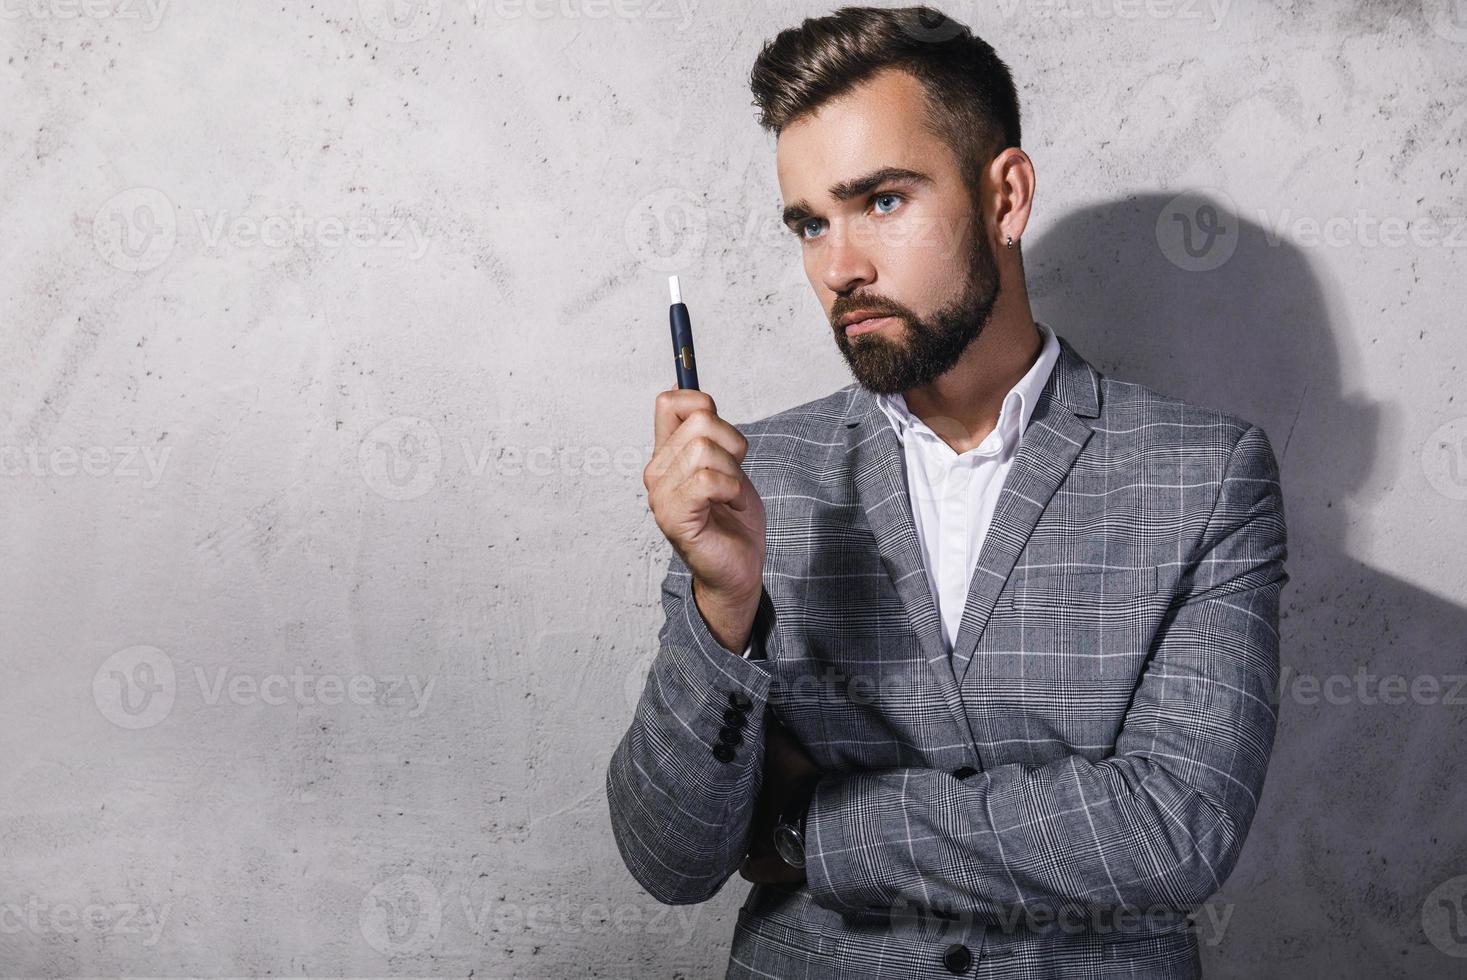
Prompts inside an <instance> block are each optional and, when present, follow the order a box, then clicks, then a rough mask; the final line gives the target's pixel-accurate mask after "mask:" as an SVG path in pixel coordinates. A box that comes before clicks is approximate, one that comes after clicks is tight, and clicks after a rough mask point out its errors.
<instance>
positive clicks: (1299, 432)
mask: <svg viewBox="0 0 1467 980" xmlns="http://www.w3.org/2000/svg"><path fill="white" fill-rule="evenodd" d="M1320 247H1327V246H1320ZM1355 247H1361V246H1359V245H1356V246H1355ZM1024 253H1025V256H1024V261H1025V268H1026V273H1027V278H1028V282H1029V287H1030V295H1031V298H1032V300H1033V306H1034V313H1035V317H1036V319H1039V320H1041V321H1043V322H1044V323H1046V324H1048V325H1049V326H1050V327H1052V328H1053V329H1054V330H1055V331H1056V332H1057V333H1059V334H1060V335H1062V336H1063V337H1065V339H1066V340H1068V341H1070V342H1071V344H1072V345H1073V346H1074V347H1075V348H1076V349H1077V350H1078V351H1079V352H1080V353H1081V354H1083V355H1084V356H1085V357H1086V358H1087V359H1088V360H1090V362H1091V363H1092V364H1094V365H1095V366H1096V368H1098V369H1099V370H1101V371H1102V372H1104V373H1105V374H1107V375H1109V376H1111V377H1113V378H1117V379H1120V380H1125V381H1137V382H1140V383H1142V384H1145V385H1147V386H1148V387H1151V388H1153V389H1155V390H1157V391H1160V392H1163V393H1166V394H1170V395H1175V396H1177V397H1180V398H1183V399H1186V400H1187V401H1190V402H1193V403H1197V404H1201V405H1208V406H1213V407H1216V408H1220V409H1223V410H1224V411H1227V412H1231V413H1233V414H1236V415H1238V416H1241V417H1242V418H1244V419H1247V420H1248V421H1251V422H1254V423H1257V424H1258V425H1260V426H1262V427H1263V429H1264V430H1265V431H1266V432H1267V433H1268V436H1269V439H1270V441H1271V442H1272V443H1273V447H1274V452H1275V454H1276V455H1277V457H1278V459H1279V466H1280V471H1281V481H1282V485H1283V492H1284V511H1285V518H1286V520H1287V522H1288V528H1289V558H1288V570H1289V573H1290V576H1291V579H1290V581H1289V583H1288V584H1287V585H1286V586H1285V589H1284V593H1283V607H1282V612H1281V624H1280V627H1281V628H1280V632H1281V639H1280V660H1281V663H1282V675H1283V676H1282V678H1281V682H1280V688H1279V694H1280V723H1279V729H1278V735H1277V738H1276V740H1275V743H1274V751H1273V758H1272V762H1271V763H1270V766H1269V772H1268V777H1267V784H1266V788H1265V792H1264V796H1263V799H1262V802H1261V805H1260V807H1259V810H1258V813H1257V816H1256V817H1255V819H1254V823H1253V826H1252V829H1251V831H1250V833H1249V836H1248V840H1247V843H1246V845H1245V847H1244V849H1243V854H1242V858H1241V860H1240V861H1239V863H1238V866H1237V868H1236V869H1235V871H1234V872H1233V875H1232V877H1231V878H1230V879H1229V881H1228V882H1227V884H1226V886H1225V887H1224V888H1223V890H1222V891H1221V892H1219V893H1218V894H1217V895H1215V896H1214V897H1213V898H1212V899H1211V900H1210V901H1209V902H1208V906H1210V907H1212V908H1211V914H1213V915H1214V916H1215V919H1214V922H1215V923H1219V924H1225V925H1221V926H1219V925H1216V924H1215V925H1214V926H1213V927H1212V928H1211V929H1209V928H1206V927H1201V926H1199V930H1198V931H1199V937H1200V938H1201V939H1202V941H1203V956H1204V965H1205V966H1206V967H1207V971H1206V972H1207V975H1208V976H1209V977H1239V978H1244V977H1246V978H1265V977H1280V978H1285V977H1287V978H1293V977H1299V976H1333V977H1388V976H1411V977H1437V976H1440V977H1447V976H1451V977H1460V976H1462V975H1463V973H1462V971H1463V969H1464V963H1467V961H1464V960H1463V959H1461V957H1464V956H1467V898H1464V896H1467V832H1464V829H1463V820H1464V817H1463V814H1464V813H1467V772H1464V769H1467V766H1464V764H1463V760H1464V757H1467V752H1464V751H1463V746H1464V744H1467V682H1464V680H1463V677H1464V675H1467V656H1464V653H1467V609H1464V608H1462V607H1461V606H1459V605H1457V604H1455V603H1453V602H1451V601H1449V600H1447V599H1444V598H1442V597H1441V596H1437V595H1433V594H1431V593H1429V592H1426V591H1423V590H1422V589H1421V588H1419V587H1417V586H1415V585H1413V584H1411V583H1409V582H1406V581H1404V580H1402V579H1400V578H1397V577H1395V576H1394V575H1392V574H1390V573H1388V572H1385V571H1383V570H1379V569H1374V568H1371V567H1369V566H1368V565H1366V564H1364V563H1362V562H1361V561H1359V560H1357V559H1356V558H1354V557H1352V555H1351V551H1352V550H1357V551H1362V550H1364V548H1365V544H1364V537H1365V536H1364V534H1363V533H1361V532H1360V530H1359V529H1360V528H1368V526H1369V524H1370V519H1371V516H1372V513H1374V512H1376V510H1377V508H1380V507H1389V506H1397V507H1399V506H1400V505H1401V504H1402V503H1403V502H1406V503H1408V504H1409V501H1410V499H1411V493H1412V492H1413V490H1414V488H1418V487H1420V488H1423V489H1421V490H1419V491H1416V492H1417V493H1418V494H1428V495H1429V494H1434V493H1437V492H1439V491H1438V490H1437V489H1433V486H1434V485H1435V484H1433V483H1432V482H1431V481H1428V480H1426V479H1423V476H1422V471H1421V468H1420V467H1419V466H1417V465H1414V464H1410V463H1408V462H1406V461H1414V460H1417V459H1418V458H1419V457H1420V454H1421V451H1422V450H1423V445H1417V444H1405V443H1403V440H1405V441H1406V442H1410V441H1411V440H1415V441H1416V442H1421V443H1424V442H1425V441H1428V440H1425V439H1424V434H1423V433H1421V432H1420V431H1418V430H1419V429H1420V426H1411V425H1408V424H1407V423H1408V422H1409V420H1407V419H1405V418H1403V411H1402V410H1401V408H1400V407H1399V406H1397V405H1392V404H1391V403H1389V402H1373V401H1371V400H1370V399H1368V398H1367V397H1365V396H1364V395H1362V394H1361V393H1359V392H1353V391H1347V390H1346V389H1345V385H1346V383H1347V379H1353V378H1358V377H1360V376H1361V375H1362V374H1363V372H1362V371H1360V370H1358V369H1357V360H1358V358H1359V353H1360V352H1359V351H1358V350H1356V349H1355V345H1356V344H1357V343H1361V342H1365V343H1373V342H1374V334H1373V332H1372V331H1371V329H1370V326H1371V325H1370V323H1369V317H1370V316H1371V315H1372V314H1373V312H1374V311H1373V310H1359V311H1351V310H1337V311H1335V312H1333V313H1332V312H1331V310H1330V303H1331V294H1332V290H1330V288H1329V285H1328V283H1324V282H1321V276H1320V274H1319V273H1318V272H1317V268H1318V267H1322V266H1323V265H1324V263H1312V262H1311V261H1310V257H1309V256H1308V255H1307V254H1306V252H1305V250H1304V249H1302V248H1301V247H1300V246H1298V245H1295V244H1291V243H1290V241H1289V240H1288V239H1287V238H1285V237H1279V236H1277V235H1276V233H1275V230H1274V229H1273V228H1265V227H1262V226H1260V225H1257V224H1254V223H1251V222H1249V221H1248V220H1246V219H1240V218H1239V217H1238V212H1237V208H1236V207H1235V206H1234V203H1233V202H1232V201H1230V200H1228V199H1227V197H1226V195H1223V194H1220V193H1217V192H1209V193H1206V194H1201V195H1191V194H1188V195H1182V196H1181V197H1173V196H1172V195H1169V194H1167V195H1147V196H1139V197H1133V198H1129V199H1126V200H1123V201H1115V202H1108V203H1103V204H1097V205H1095V206H1092V207H1087V208H1083V209H1080V210H1077V211H1075V212H1073V213H1071V214H1069V215H1068V216H1066V217H1064V218H1063V219H1062V220H1060V221H1059V222H1058V223H1057V224H1056V225H1054V226H1053V227H1052V228H1051V229H1048V230H1046V231H1044V232H1043V233H1040V234H1038V235H1035V236H1031V237H1030V239H1029V240H1027V241H1026V242H1025V243H1024ZM1352 321H1355V322H1352ZM1435 326H1436V325H1435V324H1426V323H1424V324H1422V330H1423V331H1425V336H1426V337H1428V338H1429V337H1430V336H1431V330H1432V328H1433V327H1435ZM1391 342H1392V343H1397V344H1399V343H1401V341H1400V340H1398V339H1393V340H1392V341H1391ZM1404 342H1406V343H1418V342H1429V341H1423V340H1422V338H1421V336H1420V335H1419V334H1418V333H1417V332H1416V331H1413V332H1412V333H1411V335H1410V336H1409V338H1408V339H1407V340H1406V341H1404ZM1371 350H1372V354H1373V356H1375V357H1390V356H1392V353H1391V351H1390V350H1389V349H1388V347H1387V345H1386V342H1385V340H1384V339H1382V340H1381V342H1380V343H1375V344H1374V346H1373V347H1372V349H1371ZM1347 368H1348V370H1347ZM1427 448H1428V451H1429V447H1427ZM1438 448H1440V447H1438ZM1460 448H1461V447H1458V449H1459V450H1460ZM1393 467H1399V468H1401V469H1402V472H1390V470H1391V469H1392V468H1393ZM1447 479H1457V482H1458V483H1460V484H1461V486H1460V487H1457V488H1456V489H1459V490H1461V491H1462V492H1461V494H1460V495H1459V494H1457V493H1451V494H1450V496H1451V498H1452V499H1454V501H1455V500H1460V499H1462V498H1464V497H1467V473H1463V472H1461V471H1460V470H1457V469H1449V470H1448V476H1447ZM1453 486H1455V484H1453ZM1379 488H1387V490H1389V489H1391V488H1399V489H1396V490H1395V492H1394V493H1393V494H1392V495H1391V496H1389V497H1387V496H1386V491H1385V490H1381V489H1379ZM1387 523H1389V522H1387ZM1352 532H1355V534H1356V535H1357V538H1356V541H1355V542H1354V544H1355V548H1353V549H1352V547H1351V545H1352V542H1351V540H1350V538H1351V535H1352ZM1395 678H1400V679H1399V680H1397V679H1395ZM1200 915H1201V912H1199V917H1200ZM1224 916H1230V918H1224ZM1209 932H1211V933H1212V936H1211V938H1210V939H1209ZM1218 936H1220V937H1221V940H1220V941H1218Z"/></svg>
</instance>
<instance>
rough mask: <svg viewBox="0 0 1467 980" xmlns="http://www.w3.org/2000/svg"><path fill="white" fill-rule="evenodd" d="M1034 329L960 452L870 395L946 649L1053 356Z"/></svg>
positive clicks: (1048, 337) (900, 404)
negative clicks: (991, 416)
mask: <svg viewBox="0 0 1467 980" xmlns="http://www.w3.org/2000/svg"><path fill="white" fill-rule="evenodd" d="M1036 326H1037V327H1038V328H1039V334H1040V337H1041V338H1042V339H1043V341H1044V346H1043V347H1041V348H1040V351H1039V357H1038V358H1037V359H1036V360H1035V361H1034V363H1033V365H1031V366H1030V368H1029V370H1028V372H1027V373H1026V374H1025V375H1024V376H1023V377H1022V378H1020V379H1019V381H1018V383H1017V384H1015V385H1014V386H1013V387H1012V388H1010V389H1009V391H1008V394H1006V395H1005V396H1004V400H1003V406H1002V407H1001V408H1000V409H999V413H998V424H997V425H996V426H995V427H994V429H993V431H992V432H990V433H989V434H988V436H987V437H986V438H985V439H984V440H983V441H982V442H981V443H979V444H978V445H976V446H974V447H973V448H972V449H970V450H968V451H967V452H965V453H957V452H954V451H953V449H952V447H951V446H949V445H948V444H947V443H946V442H943V441H942V439H941V437H939V436H938V434H937V432H936V431H934V430H933V428H932V427H930V426H929V425H928V424H927V423H926V422H923V421H922V420H921V419H919V418H917V416H915V415H913V414H912V413H911V412H910V411H908V410H907V401H906V399H905V398H903V397H902V395H901V394H900V393H897V394H895V395H877V396H876V403H877V405H878V406H880V408H881V410H882V412H883V413H884V414H885V415H886V417H887V419H888V421H890V423H891V426H892V428H893V429H895V430H896V434H897V438H898V439H900V440H901V443H902V452H903V454H904V456H905V457H906V464H907V494H908V497H909V499H910V500H911V504H912V517H913V519H914V520H915V522H916V525H917V534H918V536H919V537H920V538H921V539H922V561H923V564H925V565H926V567H927V579H928V581H930V582H932V583H933V584H934V586H935V587H936V589H937V594H936V595H935V596H934V598H935V599H936V600H937V610H938V613H939V614H940V615H941V617H942V628H943V633H944V635H945V636H946V638H947V646H948V649H949V650H951V649H952V646H953V641H954V640H955V639H956V638H957V634H958V625H959V624H960V623H961V622H962V618H963V608H964V606H966V605H967V601H968V585H969V582H970V580H971V579H972V577H973V570H974V568H975V567H976V566H977V563H978V555H979V553H980V552H981V551H982V550H983V541H984V539H985V538H986V537H987V536H988V525H989V523H990V522H991V521H992V520H993V511H994V509H995V508H996V507H997V506H998V495H999V491H1000V490H1002V489H1003V484H1004V479H1005V478H1006V477H1007V476H1008V472H1009V467H1010V465H1011V464H1012V463H1013V459H1014V453H1015V452H1017V451H1018V448H1019V444H1020V442H1022V441H1023V435H1024V430H1025V429H1026V428H1027V427H1028V425H1029V419H1030V417H1031V416H1032V415H1033V414H1034V406H1035V404H1036V403H1037V402H1038V401H1039V395H1040V393H1041V392H1043V391H1044V386H1045V384H1046V383H1047V382H1048V381H1049V375H1050V373H1051V372H1052V371H1053V370H1054V365H1055V362H1056V361H1058V360H1059V353H1060V350H1059V341H1058V340H1057V339H1056V338H1055V335H1054V331H1053V330H1051V329H1050V328H1049V327H1047V326H1045V325H1044V324H1042V323H1037V324H1036ZM933 422H934V424H935V425H936V428H937V429H938V430H944V429H945V428H946V426H945V425H944V422H943V421H942V420H937V419H934V420H933ZM946 422H947V425H950V426H954V427H955V426H956V425H957V424H958V423H957V422H956V421H955V420H946ZM753 647H754V644H753V642H752V641H750V643H749V646H748V647H746V648H745V649H744V652H743V656H745V657H747V656H749V653H750V651H751V650H753Z"/></svg>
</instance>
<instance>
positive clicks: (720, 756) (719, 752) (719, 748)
mask: <svg viewBox="0 0 1467 980" xmlns="http://www.w3.org/2000/svg"><path fill="white" fill-rule="evenodd" d="M713 758H715V759H717V760H718V761H719V762H732V761H733V760H734V750H733V746H732V745H729V744H728V743H727V742H719V743H718V744H717V745H715V746H713Z"/></svg>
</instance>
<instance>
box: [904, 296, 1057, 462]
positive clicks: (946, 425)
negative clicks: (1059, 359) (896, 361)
mask: <svg viewBox="0 0 1467 980" xmlns="http://www.w3.org/2000/svg"><path fill="white" fill-rule="evenodd" d="M1043 339H1044V338H1043V337H1041V336H1040V334H1039V328H1038V327H1037V326H1035V324H1034V316H1033V313H1032V312H1031V311H1030V309H1029V297H1028V295H1027V292H1026V290H1025V289H1024V287H1023V283H1022V281H1021V282H1020V283H1019V284H1018V288H1016V289H1014V288H1010V289H1003V290H1000V292H999V299H998V301H997V302H996V303H994V306H993V313H992V315H991V316H990V317H989V318H988V323H987V324H986V325H985V326H984V327H983V330H982V332H980V333H979V335H978V338H977V339H976V340H974V341H973V342H972V343H971V344H969V345H968V348H967V349H966V350H965V351H963V355H962V357H960V358H959V359H958V363H956V364H954V365H953V366H952V368H950V369H949V370H948V371H947V373H945V374H943V375H942V376H941V377H938V378H934V379H933V380H932V381H930V382H929V383H927V384H925V385H919V386H918V387H916V388H911V389H908V390H907V391H904V392H902V397H903V398H904V399H905V400H906V403H907V410H908V411H910V412H911V413H912V414H913V415H915V416H917V417H918V418H919V419H921V420H922V421H923V422H926V423H927V424H928V426H929V427H931V428H932V429H933V431H934V432H937V433H938V434H939V435H940V436H941V437H942V439H943V441H944V442H946V443H947V444H948V445H949V446H951V447H952V449H953V451H954V452H958V453H963V452H967V451H968V450H969V449H972V448H973V447H974V446H977V445H978V444H979V443H981V442H982V441H983V440H984V439H985V438H987V437H988V434H989V433H991V432H992V431H993V430H994V428H995V427H997V425H998V414H999V411H1000V410H1001V409H1002V408H1003V400H1004V396H1006V395H1007V394H1008V393H1009V391H1010V390H1011V389H1012V388H1013V387H1014V385H1016V384H1018V382H1019V379H1020V378H1022V377H1023V376H1024V375H1025V374H1027V373H1028V371H1029V369H1030V368H1031V367H1033V366H1034V362H1035V361H1037V360H1038V359H1039V352H1040V351H1041V350H1042V349H1043V347H1044V344H1043ZM934 421H935V422H936V423H937V424H934ZM954 423H956V424H954Z"/></svg>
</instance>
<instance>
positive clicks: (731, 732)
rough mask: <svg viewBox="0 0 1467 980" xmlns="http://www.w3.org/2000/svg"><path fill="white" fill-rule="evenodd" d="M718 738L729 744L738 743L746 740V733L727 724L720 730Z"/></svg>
mask: <svg viewBox="0 0 1467 980" xmlns="http://www.w3.org/2000/svg"><path fill="white" fill-rule="evenodd" d="M718 740H719V741H720V742H724V743H726V744H728V745H738V744H739V743H740V742H742V741H743V740H744V733H743V732H741V731H739V730H738V729H737V728H729V727H727V726H725V727H723V728H720V729H719V730H718Z"/></svg>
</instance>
